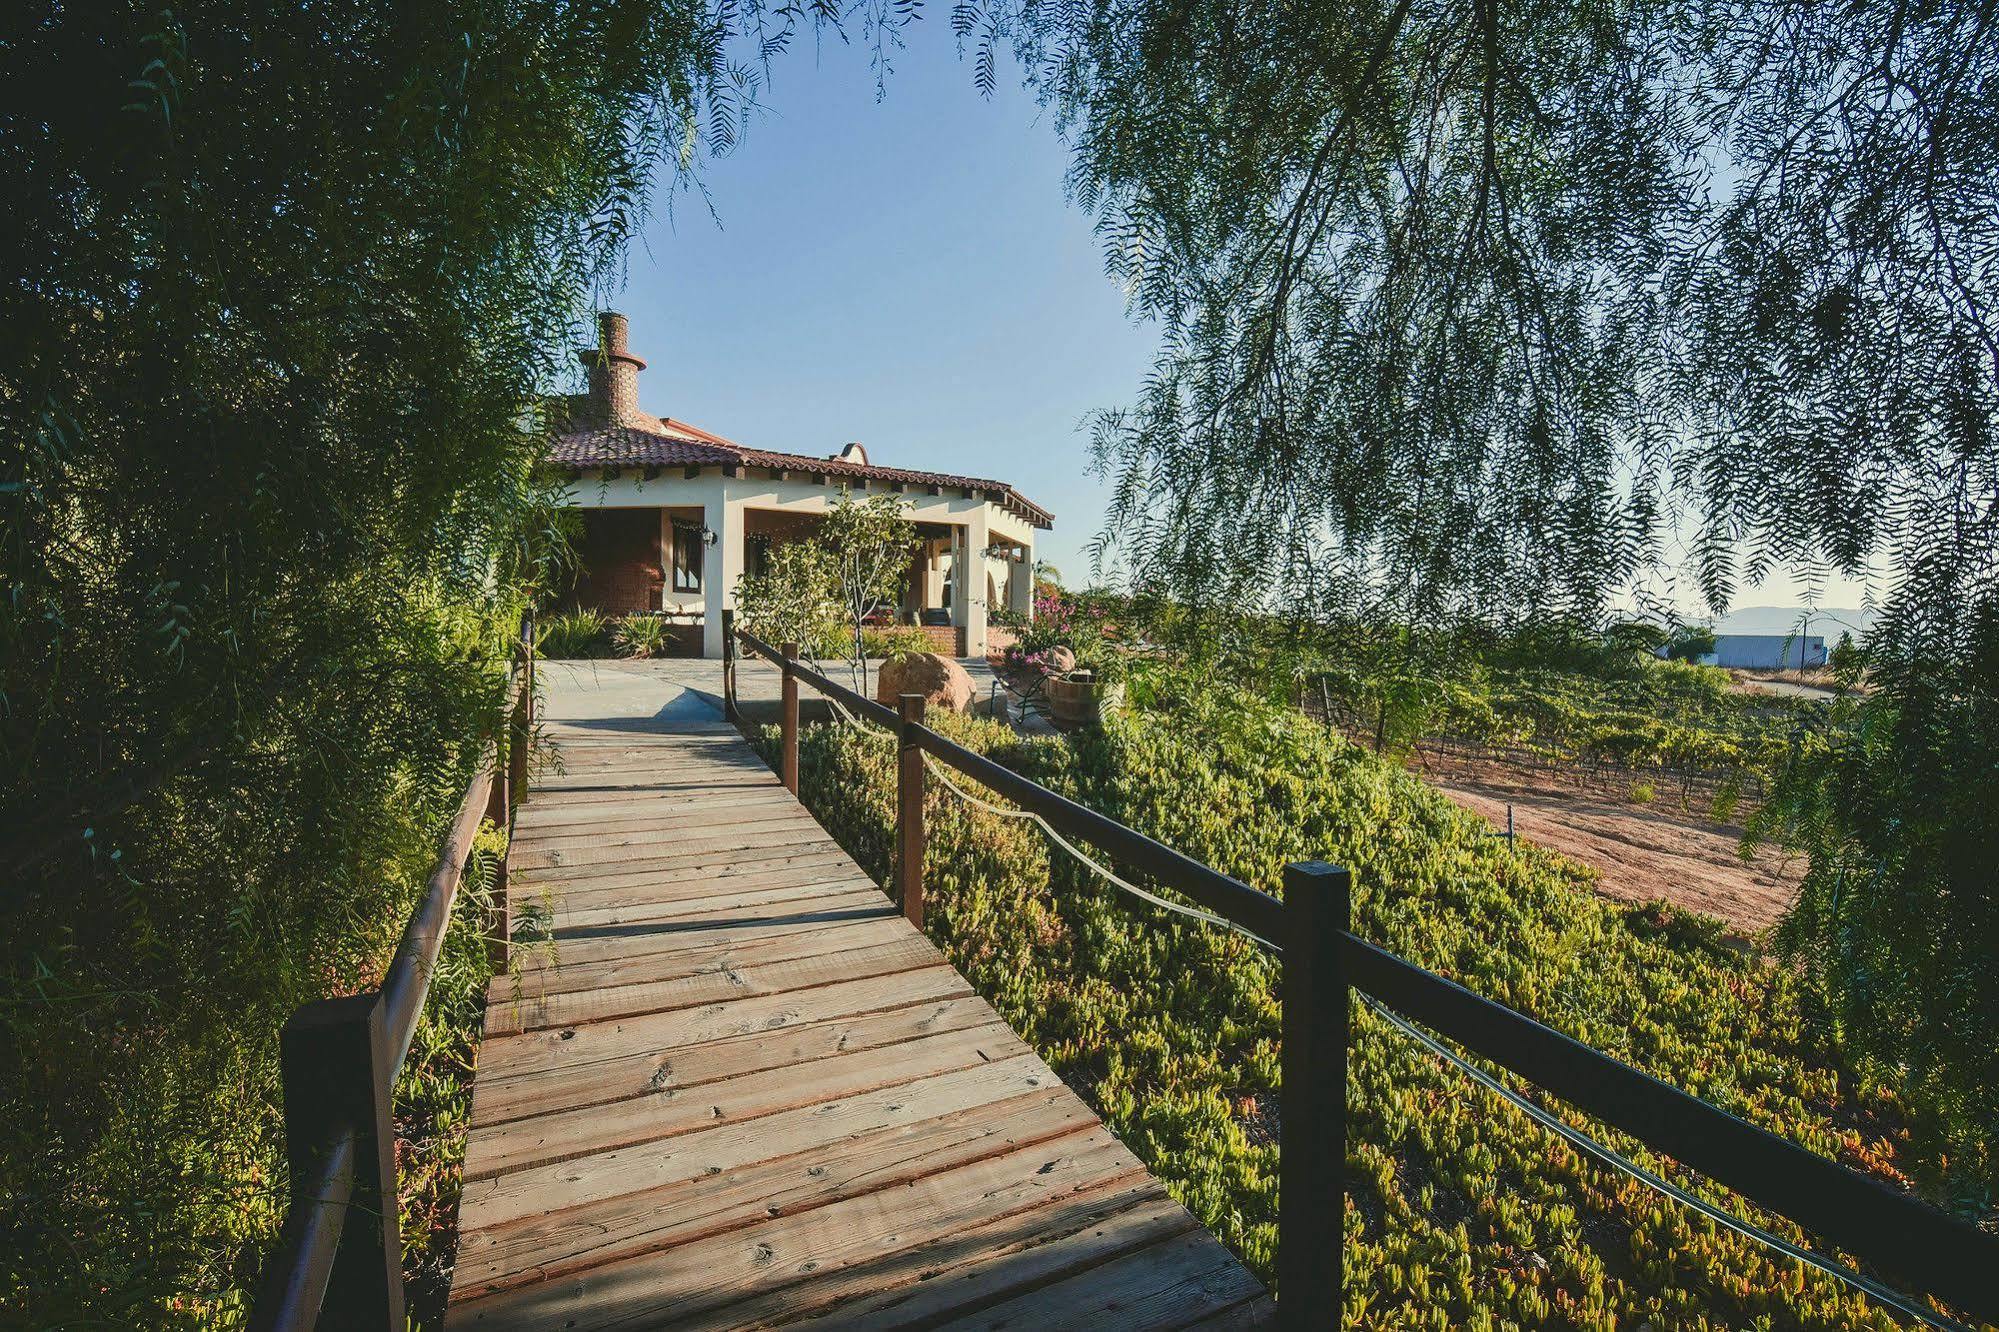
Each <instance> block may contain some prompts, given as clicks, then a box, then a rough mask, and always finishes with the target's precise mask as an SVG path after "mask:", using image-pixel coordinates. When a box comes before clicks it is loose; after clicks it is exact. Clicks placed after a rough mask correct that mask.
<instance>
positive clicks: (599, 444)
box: [549, 417, 1055, 528]
mask: <svg viewBox="0 0 1999 1332" xmlns="http://www.w3.org/2000/svg"><path fill="white" fill-rule="evenodd" d="M657 419H658V421H659V424H660V429H659V430H657V431H654V430H649V429H640V428H638V427H635V426H609V427H601V428H596V429H590V430H577V431H572V432H570V433H569V434H566V435H558V436H557V437H556V439H555V443H554V445H553V446H552V447H551V449H550V451H549V456H550V458H551V459H552V460H553V461H554V462H555V463H556V464H557V465H558V466H561V467H568V468H572V469H574V470H576V471H579V472H580V471H595V470H599V469H602V468H623V467H715V466H721V467H729V466H734V467H765V468H770V469H772V470H774V471H790V472H805V473H807V474H809V475H812V476H824V477H829V478H832V477H851V478H854V479H856V480H860V479H866V480H869V481H886V482H889V483H891V484H901V485H906V486H952V487H955V488H962V489H966V490H974V491H984V492H986V493H987V497H988V498H989V499H991V500H992V501H993V502H994V503H997V504H999V505H1000V506H1001V507H1003V508H1006V509H1008V510H1010V511H1012V512H1013V513H1016V514H1018V515H1019V516H1020V517H1022V518H1024V519H1026V520H1027V521H1028V522H1029V523H1032V524H1033V525H1034V526H1036V527H1040V528H1048V527H1052V526H1053V525H1054V521H1055V520H1054V517H1053V516H1052V515H1051V514H1050V513H1049V512H1048V511H1047V510H1046V509H1044V508H1042V507H1041V506H1040V505H1038V504H1036V503H1034V502H1033V501H1032V500H1030V499H1028V498H1027V497H1026V496H1025V495H1022V494H1021V493H1020V492H1019V491H1017V490H1015V489H1014V488H1013V487H1012V486H1010V485H1008V484H1007V483H1006V482H1004V481H990V480H987V479H985V478H983V477H976V476H953V475H951V474H949V473H945V472H918V471H912V470H910V469H908V468H903V467H877V466H875V465H873V464H871V463H857V462H848V461H845V460H843V459H839V458H815V457H812V456H811V455H809V454H803V453H773V452H771V451H769V450H767V449H750V448H745V447H743V446H742V445H741V444H737V443H734V442H732V441H730V440H726V439H724V438H722V437H721V436H720V435H716V434H711V433H709V432H708V431H706V430H702V429H700V428H699V427H697V426H691V425H688V424H687V423H686V422H685V421H676V420H674V419H673V418H671V417H660V418H657Z"/></svg>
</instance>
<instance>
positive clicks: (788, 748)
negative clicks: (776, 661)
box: [778, 643, 798, 795]
mask: <svg viewBox="0 0 1999 1332" xmlns="http://www.w3.org/2000/svg"><path fill="white" fill-rule="evenodd" d="M778 651H779V652H780V653H781V654H782V655H783V657H784V662H783V664H782V665H781V666H780V667H779V670H780V671H781V672H782V673H783V676H784V680H783V683H782V684H780V685H779V686H778V688H779V696H780V697H781V698H782V699H783V700H784V702H783V706H782V709H781V712H782V717H783V726H782V730H783V732H784V764H783V767H784V789H785V790H787V791H789V792H791V793H792V794H793V795H797V794H798V677H797V676H795V675H793V674H792V673H791V668H792V666H793V664H794V663H796V662H797V660H798V644H796V643H786V644H784V645H783V646H782V647H780V648H779V649H778Z"/></svg>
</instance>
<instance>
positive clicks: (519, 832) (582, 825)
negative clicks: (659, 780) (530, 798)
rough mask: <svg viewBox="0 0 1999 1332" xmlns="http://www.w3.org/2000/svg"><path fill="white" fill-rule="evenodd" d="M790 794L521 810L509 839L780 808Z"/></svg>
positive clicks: (691, 794) (704, 795) (630, 798)
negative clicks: (726, 811)
mask: <svg viewBox="0 0 1999 1332" xmlns="http://www.w3.org/2000/svg"><path fill="white" fill-rule="evenodd" d="M790 799H791V793H790V792H788V791H786V790H784V789H783V788H782V787H772V788H769V789H765V788H762V787H758V788H755V789H752V790H744V789H742V788H740V787H731V788H716V789H703V790H694V791H683V792H675V793H672V794H669V795H641V794H638V793H631V794H626V795H622V796H620V797H619V798H618V799H616V800H603V801H593V802H591V803H588V804H572V805H543V804H541V803H539V802H538V801H537V802H531V803H529V804H527V805H524V806H522V808H521V810H520V812H519V813H518V815H517V816H516V818H515V820H514V836H515V840H517V841H522V842H527V841H538V840H540V839H542V838H544V837H569V836H581V835H584V834H587V833H592V832H599V831H604V830H607V829H617V828H624V827H654V828H656V827H658V826H660V824H661V823H663V822H667V821H670V820H672V819H676V818H678V817H679V816H680V815H682V814H687V813H692V812H695V811H697V810H711V809H766V808H780V809H781V808H783V807H784V802H786V801H789V800H790Z"/></svg>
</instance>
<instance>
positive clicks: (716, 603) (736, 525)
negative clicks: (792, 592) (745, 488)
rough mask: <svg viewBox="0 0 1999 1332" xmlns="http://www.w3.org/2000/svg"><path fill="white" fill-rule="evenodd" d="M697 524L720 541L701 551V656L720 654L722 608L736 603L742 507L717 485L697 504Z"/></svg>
mask: <svg viewBox="0 0 1999 1332" xmlns="http://www.w3.org/2000/svg"><path fill="white" fill-rule="evenodd" d="M701 523H702V526H704V527H706V528H707V529H708V530H709V531H711V532H719V533H720V534H721V538H722V539H721V540H720V541H718V542H716V543H715V544H714V545H712V546H706V547H704V548H703V550H702V552H701V655H702V656H704V657H718V658H719V657H720V656H721V655H722V611H723V610H724V609H725V608H728V609H733V608H734V607H735V604H736V579H738V578H739V577H741V576H742V572H743V509H742V506H741V505H740V504H731V503H729V498H728V491H727V489H726V488H724V487H720V486H718V487H717V488H716V490H715V493H714V494H712V495H710V496H709V497H708V500H707V502H706V503H705V504H703V505H702V506H701Z"/></svg>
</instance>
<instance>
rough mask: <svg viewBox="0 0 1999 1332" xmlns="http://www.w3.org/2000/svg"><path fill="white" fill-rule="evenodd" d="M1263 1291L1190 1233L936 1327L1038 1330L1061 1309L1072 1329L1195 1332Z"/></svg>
mask: <svg viewBox="0 0 1999 1332" xmlns="http://www.w3.org/2000/svg"><path fill="white" fill-rule="evenodd" d="M1262 1292H1263V1287H1262V1285H1261V1284H1260V1283H1259V1282H1258V1281H1257V1279H1256V1278H1255V1277H1253V1276H1251V1275H1250V1274H1249V1272H1248V1271H1247V1270H1246V1269H1245V1268H1244V1267H1243V1266H1242V1264H1241V1263H1238V1262H1237V1261H1236V1260H1235V1259H1234V1258H1233V1257H1231V1256H1230V1254H1229V1251H1228V1250H1227V1249H1224V1248H1223V1247H1222V1246H1221V1245H1219V1244H1217V1243H1215V1239H1214V1236H1212V1235H1210V1234H1208V1233H1207V1232H1206V1231H1192V1232H1189V1233H1187V1234H1183V1235H1177V1236H1175V1237H1174V1238H1172V1239H1168V1240H1163V1241H1161V1242H1160V1243H1158V1244H1155V1245H1153V1246H1151V1247H1150V1248H1146V1249H1141V1250H1139V1251H1138V1252H1136V1253H1131V1254H1127V1255H1124V1256H1123V1257H1120V1258H1116V1259H1114V1260H1112V1261H1111V1262H1108V1263H1105V1264H1104V1265H1103V1266H1101V1267H1094V1268H1091V1269H1090V1270H1088V1271H1086V1272H1081V1273H1078V1274H1077V1275H1075V1276H1073V1277H1070V1278H1068V1279H1067V1280H1065V1281H1058V1282H1056V1283H1055V1284H1054V1285H1051V1286H1046V1287H1044V1288H1042V1289H1040V1290H1037V1291H1033V1292H1031V1293H1029V1294H1026V1295H1020V1296H1016V1297H1015V1298H1013V1299H1011V1300H1007V1301H1005V1302H1004V1303H1001V1304H996V1305H993V1306H992V1307H990V1308H987V1309H983V1310H980V1311H979V1312H977V1313H974V1314H971V1315H969V1316H967V1317H964V1318H959V1319H953V1320H950V1321H948V1322H944V1323H940V1324H935V1326H937V1327H940V1328H950V1329H952V1330H953V1332H1003V1330H1004V1329H1012V1328H1023V1327H1040V1326H1043V1325H1045V1324H1044V1320H1045V1319H1046V1317H1047V1313H1048V1310H1050V1309H1060V1310H1062V1311H1063V1318H1064V1320H1065V1321H1066V1322H1068V1323H1069V1324H1070V1325H1071V1326H1074V1327H1088V1328H1090V1329H1092V1332H1110V1330H1111V1329H1123V1328H1130V1329H1132V1330H1133V1332H1152V1329H1176V1328H1184V1327H1191V1326H1194V1325H1196V1324H1198V1323H1200V1322H1201V1321H1203V1320H1205V1319H1208V1318H1212V1317H1213V1316H1215V1315H1216V1314H1220V1313H1222V1312H1224V1311H1226V1310H1229V1309H1232V1308H1234V1307H1235V1306H1237V1305H1239V1304H1242V1303H1244V1302H1245V1301H1248V1300H1252V1299H1254V1298H1255V1297H1256V1296H1258V1295H1260V1294H1261V1293H1262Z"/></svg>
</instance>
